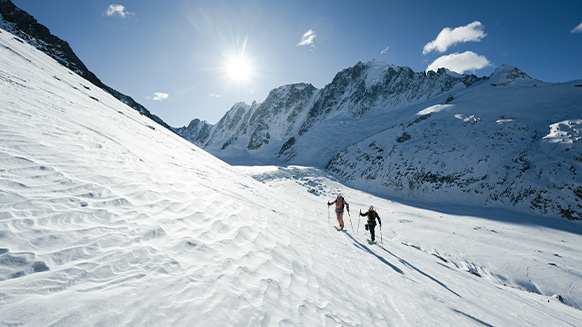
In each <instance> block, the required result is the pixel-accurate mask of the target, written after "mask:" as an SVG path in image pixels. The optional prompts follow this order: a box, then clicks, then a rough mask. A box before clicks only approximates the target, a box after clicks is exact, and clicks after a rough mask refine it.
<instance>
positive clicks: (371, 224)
mask: <svg viewBox="0 0 582 327" xmlns="http://www.w3.org/2000/svg"><path fill="white" fill-rule="evenodd" d="M368 228H370V236H371V237H372V238H371V239H370V240H371V241H372V242H374V241H375V240H376V233H375V232H374V228H376V224H374V223H369V226H368Z"/></svg>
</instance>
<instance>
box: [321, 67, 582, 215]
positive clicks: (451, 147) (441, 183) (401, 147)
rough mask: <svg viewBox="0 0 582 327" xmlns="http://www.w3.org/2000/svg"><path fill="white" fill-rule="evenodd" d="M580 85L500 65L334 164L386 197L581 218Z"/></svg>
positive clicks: (357, 146) (344, 154)
mask: <svg viewBox="0 0 582 327" xmlns="http://www.w3.org/2000/svg"><path fill="white" fill-rule="evenodd" d="M576 85H578V82H575V81H574V82H570V83H562V84H550V83H542V82H540V81H536V80H534V79H531V78H530V77H529V76H527V75H525V74H523V73H522V72H520V71H519V70H517V69H515V68H513V67H509V66H502V67H500V68H499V69H497V70H496V71H495V72H494V73H493V74H492V76H491V79H490V80H489V81H487V82H484V83H481V84H480V85H478V86H475V87H473V88H471V89H467V90H460V91H458V92H455V93H453V94H454V97H453V96H452V98H454V100H452V101H449V103H448V104H447V103H444V102H442V103H438V102H433V103H428V104H424V105H422V106H416V107H413V108H411V110H410V113H414V115H411V114H410V113H409V114H408V115H403V116H402V118H401V119H399V120H397V121H395V122H394V124H393V126H391V127H389V128H387V129H385V130H383V131H382V132H380V133H378V134H375V135H373V136H370V137H368V138H366V139H363V140H361V141H359V142H357V143H355V144H353V145H352V146H350V147H349V148H347V149H346V150H345V151H342V152H340V153H339V154H338V155H337V156H336V157H334V158H333V159H332V160H331V161H330V162H329V164H328V165H327V168H328V169H329V170H330V171H332V172H334V173H335V174H337V175H338V176H340V177H341V178H342V179H343V180H345V181H346V182H347V183H348V184H349V185H352V186H357V187H360V188H363V189H367V190H371V191H374V192H378V193H380V194H390V195H391V196H395V197H408V198H412V199H415V200H418V201H422V202H436V203H439V202H443V201H445V202H449V203H463V204H467V203H471V204H473V205H477V206H493V207H496V206H501V207H506V208H515V209H518V210H520V211H525V212H535V213H536V214H540V215H548V216H554V217H555V216H561V217H564V218H567V219H582V178H581V177H580V176H579V175H578V172H580V171H582V160H581V159H582V157H581V156H580V152H581V150H582V149H580V141H579V140H580V136H581V134H580V131H581V129H580V126H581V125H580V124H581V120H580V118H579V117H580V114H581V113H582V106H581V104H582V89H581V88H579V87H577V86H576Z"/></svg>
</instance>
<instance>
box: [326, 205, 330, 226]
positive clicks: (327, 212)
mask: <svg viewBox="0 0 582 327" xmlns="http://www.w3.org/2000/svg"><path fill="white" fill-rule="evenodd" d="M329 219H330V217H329V204H328V205H327V225H328V226H329V225H330V223H329Z"/></svg>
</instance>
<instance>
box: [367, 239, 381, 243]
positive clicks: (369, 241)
mask: <svg viewBox="0 0 582 327" xmlns="http://www.w3.org/2000/svg"><path fill="white" fill-rule="evenodd" d="M366 241H368V244H376V243H378V242H376V241H371V240H369V239H367V240H366Z"/></svg>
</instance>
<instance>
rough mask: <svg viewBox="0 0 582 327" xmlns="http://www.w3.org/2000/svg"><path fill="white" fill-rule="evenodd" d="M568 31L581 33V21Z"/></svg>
mask: <svg viewBox="0 0 582 327" xmlns="http://www.w3.org/2000/svg"><path fill="white" fill-rule="evenodd" d="M570 32H572V33H582V23H580V24H579V25H578V26H576V27H574V29H573V30H571V31H570Z"/></svg>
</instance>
